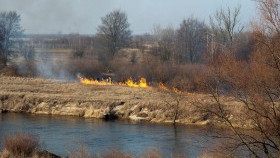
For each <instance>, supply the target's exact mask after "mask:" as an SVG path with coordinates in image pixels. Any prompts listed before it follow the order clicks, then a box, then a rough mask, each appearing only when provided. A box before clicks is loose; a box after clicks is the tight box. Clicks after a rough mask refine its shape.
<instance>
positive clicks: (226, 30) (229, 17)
mask: <svg viewBox="0 0 280 158" xmlns="http://www.w3.org/2000/svg"><path fill="white" fill-rule="evenodd" d="M240 9H241V6H239V7H236V8H234V9H230V8H227V10H224V9H221V10H218V11H217V12H216V14H215V15H214V16H210V23H211V27H212V30H213V33H214V35H215V36H216V38H220V40H221V43H222V44H224V45H231V44H232V42H233V40H234V35H235V34H237V33H240V32H241V31H242V29H243V26H242V25H241V24H240V19H239V15H240Z"/></svg>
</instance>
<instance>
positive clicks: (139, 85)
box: [77, 75, 149, 88]
mask: <svg viewBox="0 0 280 158" xmlns="http://www.w3.org/2000/svg"><path fill="white" fill-rule="evenodd" d="M77 77H78V78H79V79H80V83H82V84H87V85H98V86H105V85H113V83H112V79H111V78H110V77H109V78H108V79H105V80H104V79H102V80H101V81H98V80H92V79H88V78H83V77H81V76H79V75H78V76H77ZM118 85H121V86H129V87H136V88H148V87H149V86H148V84H147V80H146V79H145V78H141V79H140V80H139V83H138V82H134V81H133V80H132V79H131V78H129V79H128V80H127V81H125V82H124V83H118Z"/></svg>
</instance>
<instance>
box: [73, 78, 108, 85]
mask: <svg viewBox="0 0 280 158" xmlns="http://www.w3.org/2000/svg"><path fill="white" fill-rule="evenodd" d="M78 78H79V79H80V83H82V84H87V85H98V86H105V85H112V80H111V78H110V77H109V78H108V79H105V80H104V79H102V80H101V81H98V80H91V79H88V78H83V77H80V76H78Z"/></svg>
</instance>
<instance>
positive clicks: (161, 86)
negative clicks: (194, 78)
mask: <svg viewBox="0 0 280 158" xmlns="http://www.w3.org/2000/svg"><path fill="white" fill-rule="evenodd" d="M158 87H159V89H161V90H164V91H170V89H169V88H168V87H166V86H165V85H164V84H163V83H161V82H160V83H159V84H158ZM172 91H173V92H174V93H182V91H180V90H179V89H178V88H175V87H173V88H172Z"/></svg>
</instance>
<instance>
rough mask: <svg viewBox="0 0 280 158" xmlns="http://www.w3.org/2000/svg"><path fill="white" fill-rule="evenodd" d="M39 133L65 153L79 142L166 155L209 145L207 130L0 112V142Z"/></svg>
mask: <svg viewBox="0 0 280 158" xmlns="http://www.w3.org/2000/svg"><path fill="white" fill-rule="evenodd" d="M18 131H20V132H28V133H32V134H38V135H39V136H40V138H41V140H42V141H43V143H44V145H45V147H46V149H48V150H49V151H51V152H53V153H55V154H58V155H64V156H65V155H67V150H69V149H73V148H75V147H77V145H78V144H79V143H78V142H82V144H84V145H85V146H86V147H87V148H88V149H90V150H92V151H94V152H100V151H103V150H106V149H119V150H122V151H126V152H132V153H134V154H136V155H139V154H141V152H143V151H145V150H149V149H157V150H159V151H160V152H161V154H162V155H163V156H165V157H170V156H171V155H172V154H182V155H186V156H189V157H197V156H198V155H199V154H200V153H201V152H203V150H204V149H205V148H206V147H207V146H209V145H210V144H211V142H210V138H209V137H207V136H206V135H207V134H209V131H207V130H205V129H201V128H190V127H185V126H177V127H176V128H174V127H173V126H170V125H158V124H148V123H137V124H135V123H131V122H125V121H113V122H105V121H103V120H98V119H85V118H77V117H61V116H44V115H43V116H41V115H40V116H38V115H36V116H34V115H28V114H14V113H8V114H0V141H1V142H3V138H4V136H5V135H7V134H9V133H14V132H18Z"/></svg>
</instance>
